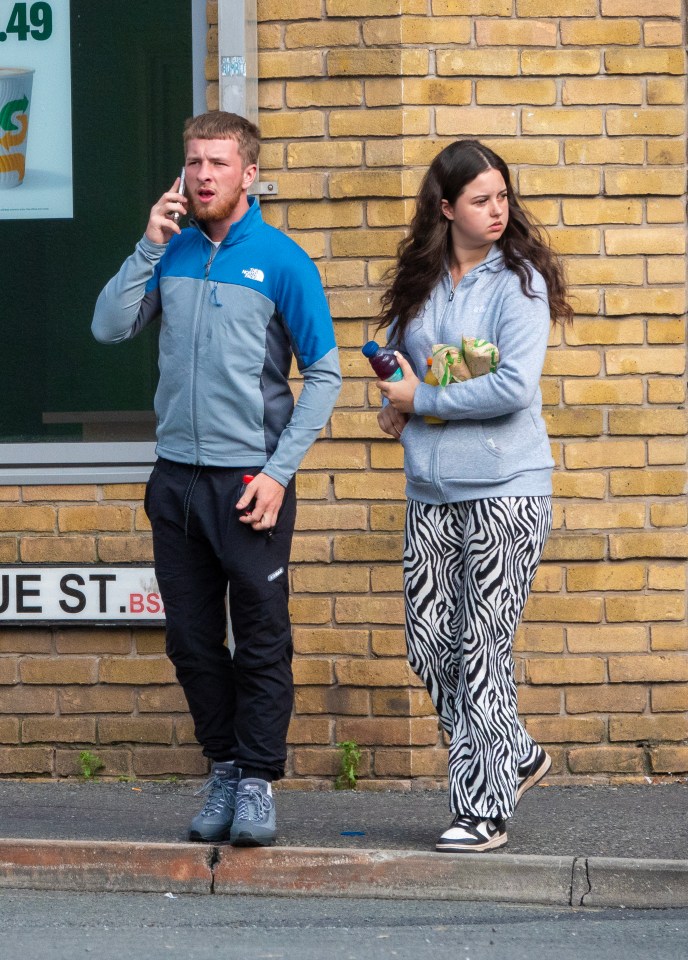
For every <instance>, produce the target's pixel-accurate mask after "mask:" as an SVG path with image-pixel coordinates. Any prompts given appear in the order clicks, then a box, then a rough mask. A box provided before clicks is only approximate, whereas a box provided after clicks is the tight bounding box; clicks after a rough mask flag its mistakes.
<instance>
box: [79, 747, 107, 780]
mask: <svg viewBox="0 0 688 960" xmlns="http://www.w3.org/2000/svg"><path fill="white" fill-rule="evenodd" d="M104 767H105V764H104V763H103V761H102V760H101V759H100V757H99V756H98V754H97V753H91V751H90V750H82V751H81V753H80V754H79V770H80V771H81V776H82V777H83V778H84V780H93V778H94V777H95V775H96V774H97V773H98V771H99V770H102V769H103V768H104Z"/></svg>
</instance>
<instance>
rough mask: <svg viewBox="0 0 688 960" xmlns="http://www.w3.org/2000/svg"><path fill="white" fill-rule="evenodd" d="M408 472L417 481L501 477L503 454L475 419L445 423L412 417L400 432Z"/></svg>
mask: <svg viewBox="0 0 688 960" xmlns="http://www.w3.org/2000/svg"><path fill="white" fill-rule="evenodd" d="M401 444H402V446H403V448H404V470H405V472H406V476H407V477H408V479H409V480H410V481H412V482H416V483H436V482H437V480H439V481H440V483H442V482H443V481H457V482H461V481H465V480H498V479H499V478H500V477H501V475H502V471H501V457H500V455H499V451H498V450H496V449H493V448H492V446H491V445H490V444H489V443H487V442H486V440H485V437H484V436H483V432H482V426H481V424H480V423H478V422H477V421H474V420H454V421H449V422H448V423H446V424H445V425H444V426H442V427H440V426H431V425H428V424H426V423H423V421H422V420H421V418H420V417H413V418H412V419H411V420H410V421H409V422H408V424H407V425H406V426H405V427H404V429H403V431H402V434H401Z"/></svg>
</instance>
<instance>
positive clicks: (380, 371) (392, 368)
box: [361, 340, 404, 380]
mask: <svg viewBox="0 0 688 960" xmlns="http://www.w3.org/2000/svg"><path fill="white" fill-rule="evenodd" d="M361 353H362V354H363V355H364V356H365V357H367V358H368V361H369V363H370V366H371V367H372V368H373V370H374V371H375V373H376V374H377V375H378V377H379V378H380V380H403V379H404V374H403V372H402V369H401V367H400V366H399V361H398V360H397V358H396V357H395V356H394V351H393V350H389V349H388V348H387V347H381V346H379V345H378V344H377V343H375V341H374V340H369V341H368V342H367V343H366V344H364V346H363V347H362V348H361Z"/></svg>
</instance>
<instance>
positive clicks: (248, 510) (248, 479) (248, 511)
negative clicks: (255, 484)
mask: <svg viewBox="0 0 688 960" xmlns="http://www.w3.org/2000/svg"><path fill="white" fill-rule="evenodd" d="M241 479H242V482H243V484H244V485H243V487H242V488H241V493H240V494H239V499H240V500H241V498H242V497H243V495H244V494H245V493H246V487H247V486H248V485H249V483H250V482H251V480H255V479H256V478H255V477H254V476H253V475H252V474H250V473H247V474H245V475H244V476H243V477H242V478H241ZM250 514H251V506H250V504H249V506H248V507H246V508H245V510H244V512H243V513H242V516H243V517H248V516H250Z"/></svg>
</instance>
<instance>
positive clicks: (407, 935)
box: [0, 890, 688, 960]
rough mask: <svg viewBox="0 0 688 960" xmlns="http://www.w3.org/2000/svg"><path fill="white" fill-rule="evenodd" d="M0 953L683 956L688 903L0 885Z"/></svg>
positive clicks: (85, 956) (647, 959)
mask: <svg viewBox="0 0 688 960" xmlns="http://www.w3.org/2000/svg"><path fill="white" fill-rule="evenodd" d="M0 930H1V931H2V938H1V939H0V958H1V960H89V958H91V957H94V958H95V957H97V958H98V960H122V958H124V957H130V958H135V960H162V958H165V960H174V958H175V957H179V958H180V960H182V958H183V960H211V958H212V960H219V958H222V960H263V958H266V960H267V958H270V960H323V958H327V960H390V958H398V960H431V958H432V960H436V958H437V957H440V956H444V957H446V958H447V960H574V958H575V960H580V958H581V957H591V956H592V957H595V958H596V960H685V958H686V956H688V910H664V911H660V910H642V911H637V910H601V911H595V910H584V911H575V910H570V909H569V910H554V909H550V908H546V907H539V908H536V907H517V906H509V905H503V904H500V905H495V904H489V903H481V904H476V903H455V902H454V903H448V902H443V901H422V902H418V901H410V900H398V901H385V900H335V899H325V898H318V897H312V898H302V899H291V898H275V897H273V898H269V897H239V896H236V897H221V896H217V895H216V896H180V897H176V898H174V899H172V898H170V897H167V896H165V895H164V894H96V895H91V894H69V893H37V892H33V891H29V890H21V891H13V890H0Z"/></svg>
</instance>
